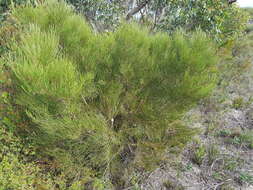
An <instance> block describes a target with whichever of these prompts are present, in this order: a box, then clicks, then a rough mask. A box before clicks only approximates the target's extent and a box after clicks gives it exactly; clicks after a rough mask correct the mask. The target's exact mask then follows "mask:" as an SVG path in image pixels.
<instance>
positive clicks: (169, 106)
mask: <svg viewBox="0 0 253 190" xmlns="http://www.w3.org/2000/svg"><path fill="white" fill-rule="evenodd" d="M13 16H14V17H15V18H16V19H17V24H18V26H19V27H18V28H19V30H20V32H19V33H17V37H16V38H15V40H14V41H11V43H10V44H9V46H10V49H11V51H9V53H8V54H6V55H5V56H4V57H3V58H1V60H0V62H2V63H5V64H6V65H7V67H8V68H9V71H8V72H10V77H11V79H12V81H13V85H14V87H15V94H14V93H13V94H12V96H13V100H14V103H15V104H16V105H18V106H20V109H19V112H22V113H23V114H24V115H25V117H27V118H29V120H30V121H31V124H30V125H29V130H28V131H29V134H28V135H30V136H31V138H33V139H34V141H35V142H36V144H37V145H36V146H38V149H39V151H40V154H44V155H51V156H53V157H54V158H55V159H57V160H58V162H59V163H60V164H61V168H62V169H64V170H65V173H67V174H68V178H69V179H70V180H71V179H75V178H81V177H84V176H85V175H86V176H87V174H85V175H84V173H85V172H86V173H90V175H88V176H91V178H92V176H94V177H98V178H100V179H106V178H108V177H106V176H111V177H110V178H111V180H112V182H113V183H119V180H120V179H119V178H120V176H123V175H124V171H125V169H128V168H129V167H132V166H133V165H134V166H135V167H137V168H143V167H144V168H152V166H155V165H156V164H157V163H159V161H160V160H161V159H163V157H164V153H165V151H166V150H167V149H168V150H169V149H170V148H171V147H176V146H183V145H184V144H185V143H186V142H188V141H189V140H190V138H191V136H192V135H193V134H195V130H193V129H191V128H188V127H186V126H184V125H183V124H182V123H181V122H180V121H178V120H180V118H181V116H182V114H183V113H184V112H185V111H187V110H189V109H190V108H191V107H192V106H193V105H194V104H195V103H196V102H197V101H198V100H200V99H201V98H203V97H205V96H207V95H208V94H209V92H210V91H211V90H212V88H213V87H214V86H215V82H216V72H217V71H216V62H217V58H216V56H215V48H214V46H213V44H212V43H211V42H210V40H209V39H208V38H207V36H206V35H205V34H204V33H203V32H201V31H197V32H195V33H193V34H186V33H184V32H183V31H178V32H176V33H175V34H174V35H172V36H167V35H166V34H163V33H158V34H150V33H149V32H148V30H146V29H144V28H140V27H138V26H136V25H135V24H123V25H122V26H121V27H120V28H119V29H118V30H117V31H115V32H112V33H106V34H94V33H93V32H92V31H91V30H90V28H89V27H88V25H87V24H86V23H85V21H84V20H83V19H82V17H81V16H79V15H75V14H74V12H73V11H72V9H71V8H70V7H68V6H67V5H66V4H65V3H62V2H60V3H58V2H56V1H53V0H51V1H47V2H46V3H43V4H39V5H38V6H37V7H33V6H26V7H19V8H16V9H14V10H13ZM73 168H75V169H77V170H78V171H79V172H74V171H75V170H74V169H73ZM66 171H68V172H66ZM81 171H82V172H81ZM94 179H95V178H94ZM115 180H116V182H115ZM93 182H94V185H95V184H97V183H96V182H97V181H96V180H93ZM108 184H110V183H108ZM104 185H107V184H104ZM99 186H101V185H99Z"/></svg>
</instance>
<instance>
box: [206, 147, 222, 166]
mask: <svg viewBox="0 0 253 190" xmlns="http://www.w3.org/2000/svg"><path fill="white" fill-rule="evenodd" d="M219 154H220V152H219V150H218V147H217V146H216V145H213V144H212V145H210V146H209V147H208V148H207V157H208V164H209V165H211V164H212V163H213V162H214V161H215V159H217V157H218V155H219Z"/></svg>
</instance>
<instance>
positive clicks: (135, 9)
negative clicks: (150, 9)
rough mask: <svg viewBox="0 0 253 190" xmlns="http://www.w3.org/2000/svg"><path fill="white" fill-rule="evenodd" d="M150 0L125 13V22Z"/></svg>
mask: <svg viewBox="0 0 253 190" xmlns="http://www.w3.org/2000/svg"><path fill="white" fill-rule="evenodd" d="M149 2H150V0H144V1H143V2H142V3H140V4H139V5H138V6H137V7H135V8H133V9H132V10H130V11H129V12H128V13H127V16H126V20H129V19H130V18H131V17H132V16H134V15H135V14H136V13H138V12H139V11H140V10H141V9H142V8H143V7H145V6H146V5H147V4H148V3H149Z"/></svg>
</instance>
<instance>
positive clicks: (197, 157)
mask: <svg viewBox="0 0 253 190" xmlns="http://www.w3.org/2000/svg"><path fill="white" fill-rule="evenodd" d="M205 155H206V148H205V146H203V145H200V146H199V147H197V148H196V150H195V151H194V154H193V158H192V161H193V162H194V163H196V164H198V165H201V164H202V161H203V160H204V157H205Z"/></svg>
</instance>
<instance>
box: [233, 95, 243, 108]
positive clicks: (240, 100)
mask: <svg viewBox="0 0 253 190" xmlns="http://www.w3.org/2000/svg"><path fill="white" fill-rule="evenodd" d="M243 106H244V100H243V98H242V97H239V98H236V99H234V100H233V105H232V107H233V108H234V109H240V108H242V107H243Z"/></svg>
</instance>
